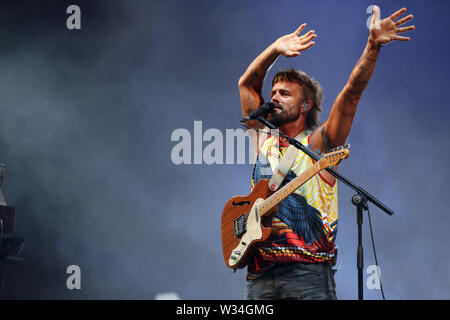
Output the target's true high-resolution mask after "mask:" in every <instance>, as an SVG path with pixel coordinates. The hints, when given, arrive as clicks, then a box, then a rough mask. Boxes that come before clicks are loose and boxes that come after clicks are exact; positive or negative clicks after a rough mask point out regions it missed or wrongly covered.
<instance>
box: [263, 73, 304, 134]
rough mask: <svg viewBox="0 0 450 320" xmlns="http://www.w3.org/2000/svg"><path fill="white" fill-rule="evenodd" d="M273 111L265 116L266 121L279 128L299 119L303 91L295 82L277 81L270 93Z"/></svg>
mask: <svg viewBox="0 0 450 320" xmlns="http://www.w3.org/2000/svg"><path fill="white" fill-rule="evenodd" d="M270 96H271V100H272V102H273V103H274V104H275V108H274V110H273V111H272V112H271V113H269V114H268V115H267V120H268V121H270V122H271V123H273V124H274V125H275V126H277V127H280V126H283V125H285V124H287V123H289V122H293V121H296V120H298V119H299V118H300V115H301V110H300V106H301V103H302V101H303V89H302V87H301V86H300V85H299V84H298V83H296V82H287V81H279V82H277V83H275V84H274V86H273V88H272V91H271V94H270Z"/></svg>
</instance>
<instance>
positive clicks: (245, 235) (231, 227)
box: [221, 147, 350, 270]
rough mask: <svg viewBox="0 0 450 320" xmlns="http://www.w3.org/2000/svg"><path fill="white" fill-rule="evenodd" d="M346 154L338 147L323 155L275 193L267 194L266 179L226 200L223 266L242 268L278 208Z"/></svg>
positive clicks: (266, 233) (263, 238) (263, 237)
mask: <svg viewBox="0 0 450 320" xmlns="http://www.w3.org/2000/svg"><path fill="white" fill-rule="evenodd" d="M349 154H350V151H349V150H348V149H347V148H344V147H339V148H337V149H336V151H332V152H330V153H327V154H325V155H323V156H322V158H321V159H320V160H319V161H317V162H316V163H315V164H314V165H313V166H311V167H309V168H308V169H306V170H305V171H303V172H302V173H301V174H300V175H299V176H298V177H296V178H295V179H293V180H292V181H290V182H289V183H287V184H286V185H285V186H284V187H282V188H281V189H279V190H278V191H276V192H272V191H270V189H269V179H261V180H260V181H259V182H258V183H257V184H256V186H255V187H254V188H253V190H252V192H251V193H250V194H249V195H248V196H237V197H233V198H231V199H230V200H228V202H227V204H226V205H225V207H224V209H223V212H222V225H221V228H222V249H223V257H224V260H225V264H226V265H227V266H228V267H230V268H232V269H234V270H235V269H240V268H244V267H245V266H246V265H247V264H248V263H249V260H250V258H251V257H252V255H253V253H254V252H255V251H256V249H257V248H258V244H260V243H262V242H264V241H266V240H267V239H268V238H269V236H270V234H271V232H272V228H271V225H272V218H273V216H274V215H275V214H276V213H277V212H278V204H279V203H280V202H281V201H282V200H283V199H285V198H286V197H287V196H289V195H290V194H291V193H293V192H294V191H295V190H297V189H298V188H299V187H300V186H301V185H303V184H304V183H305V182H306V181H308V180H309V179H311V178H312V177H313V176H314V175H315V174H316V173H318V172H319V171H320V170H322V169H325V168H328V167H331V166H334V165H337V164H338V163H339V162H340V161H341V160H342V159H345V158H347V157H348V156H349Z"/></svg>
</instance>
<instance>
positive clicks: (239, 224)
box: [234, 213, 247, 238]
mask: <svg viewBox="0 0 450 320" xmlns="http://www.w3.org/2000/svg"><path fill="white" fill-rule="evenodd" d="M246 231H247V216H246V215H245V213H244V214H243V215H241V216H240V217H239V218H237V219H236V220H234V236H235V237H236V238H240V237H241V236H242V235H243V234H244V233H245V232H246Z"/></svg>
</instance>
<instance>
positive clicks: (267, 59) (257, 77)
mask: <svg viewBox="0 0 450 320" xmlns="http://www.w3.org/2000/svg"><path fill="white" fill-rule="evenodd" d="M305 27H306V23H304V24H302V25H301V26H300V27H298V29H297V30H295V31H294V32H293V33H290V34H288V35H285V36H283V37H281V38H278V39H277V40H276V41H275V42H274V43H272V44H271V45H270V46H269V47H267V48H266V49H265V50H264V51H263V52H262V53H261V54H260V55H259V56H258V57H256V59H255V60H254V61H253V62H252V63H251V64H250V66H249V67H248V68H247V70H246V71H245V73H244V74H243V75H242V76H241V78H240V79H239V85H238V87H239V94H240V97H241V107H242V115H243V116H246V115H248V114H249V113H251V112H252V111H254V110H256V109H258V108H259V106H260V105H261V104H262V103H263V102H264V101H263V98H262V87H263V81H264V77H265V75H266V72H267V69H268V68H269V67H270V66H271V65H272V64H273V63H274V62H275V60H276V59H277V58H278V56H279V55H280V54H281V55H284V56H286V57H297V56H299V55H300V52H302V51H305V50H307V49H309V48H310V47H311V46H313V45H314V42H313V41H312V40H313V39H314V38H315V37H316V34H315V33H314V31H313V30H311V31H309V32H308V33H306V34H305V35H303V36H299V35H300V33H301V32H302V31H303V29H305ZM247 125H248V126H250V127H253V128H260V127H261V126H262V125H261V124H260V123H259V122H258V121H255V120H253V121H248V122H247Z"/></svg>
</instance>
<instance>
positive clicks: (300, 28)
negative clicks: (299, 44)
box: [294, 23, 306, 36]
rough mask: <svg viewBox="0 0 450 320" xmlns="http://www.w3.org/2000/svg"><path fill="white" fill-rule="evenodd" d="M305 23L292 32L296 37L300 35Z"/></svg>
mask: <svg viewBox="0 0 450 320" xmlns="http://www.w3.org/2000/svg"><path fill="white" fill-rule="evenodd" d="M305 27H306V23H304V24H302V25H301V26H300V27H298V28H297V30H295V31H294V34H295V35H296V36H298V35H299V34H300V33H302V31H303V29H305Z"/></svg>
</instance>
